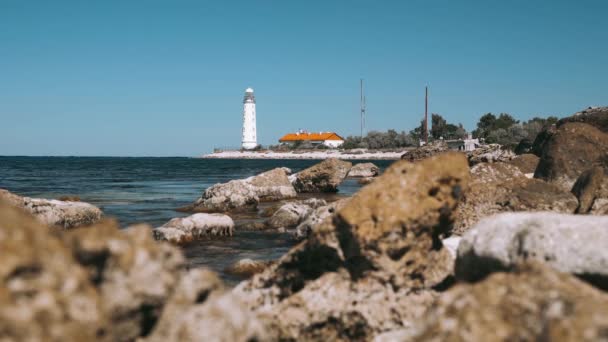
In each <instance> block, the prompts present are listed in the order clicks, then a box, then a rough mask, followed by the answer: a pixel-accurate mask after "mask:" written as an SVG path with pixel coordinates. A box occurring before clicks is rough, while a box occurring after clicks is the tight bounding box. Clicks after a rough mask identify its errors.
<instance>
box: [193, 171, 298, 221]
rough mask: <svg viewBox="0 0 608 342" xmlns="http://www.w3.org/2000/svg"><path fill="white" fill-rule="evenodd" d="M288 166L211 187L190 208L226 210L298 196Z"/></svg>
mask: <svg viewBox="0 0 608 342" xmlns="http://www.w3.org/2000/svg"><path fill="white" fill-rule="evenodd" d="M287 171H288V169H287V170H286V169H285V168H276V169H273V170H270V171H266V172H264V173H261V174H259V175H257V176H253V177H249V178H246V179H239V180H232V181H230V182H228V183H222V184H216V185H213V186H211V187H209V188H208V189H207V190H205V192H203V195H202V197H201V198H199V199H198V200H197V201H196V202H195V203H194V204H193V205H192V206H191V207H188V208H185V209H186V210H188V211H203V212H225V211H231V210H238V209H246V208H250V207H255V206H257V204H258V203H259V202H260V201H278V200H282V199H288V198H293V197H296V196H297V194H296V191H295V189H294V187H293V186H292V185H291V182H290V181H289V179H288V178H287Z"/></svg>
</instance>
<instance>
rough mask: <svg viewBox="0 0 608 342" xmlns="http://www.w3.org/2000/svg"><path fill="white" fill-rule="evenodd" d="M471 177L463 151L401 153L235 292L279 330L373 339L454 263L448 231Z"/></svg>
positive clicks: (414, 312) (407, 319) (423, 301)
mask: <svg viewBox="0 0 608 342" xmlns="http://www.w3.org/2000/svg"><path fill="white" fill-rule="evenodd" d="M468 180H469V171H468V164H467V160H466V158H465V156H464V155H463V154H460V153H445V154H441V155H439V156H436V157H431V158H429V159H426V160H423V161H421V162H419V163H410V162H407V161H401V162H396V163H394V164H393V165H392V166H391V167H389V168H388V169H387V170H386V171H385V173H384V174H383V175H381V176H379V177H378V179H377V180H376V181H374V183H372V184H370V185H369V186H367V187H365V188H363V189H361V190H360V191H359V192H358V193H357V194H356V195H355V196H353V197H352V198H351V199H350V201H348V203H346V204H345V205H344V207H343V208H342V209H340V210H338V211H337V213H336V214H335V216H334V217H333V219H325V220H324V221H322V222H321V224H319V225H317V226H316V227H315V229H313V230H312V233H311V235H310V236H309V237H308V239H306V240H305V241H303V242H301V243H300V244H299V245H297V246H295V247H294V248H292V249H291V250H290V251H289V252H288V253H287V254H286V255H284V256H283V257H282V258H281V259H280V260H279V261H278V262H277V264H275V265H272V266H270V267H269V268H267V269H266V270H265V271H263V272H262V273H260V274H256V275H254V276H253V278H252V279H251V280H248V281H245V282H242V283H241V284H239V285H238V286H237V287H236V288H235V289H234V290H233V292H234V293H235V294H237V295H238V296H239V297H240V298H242V300H244V301H245V302H246V303H247V305H248V306H249V307H250V308H251V309H252V310H253V311H254V312H256V313H257V314H258V315H259V316H260V319H261V320H262V321H263V322H265V325H266V326H269V327H270V328H269V329H268V331H271V332H273V333H275V334H278V335H279V336H275V339H294V340H298V339H304V340H306V339H315V340H369V339H371V338H373V336H374V335H375V334H378V333H381V332H384V331H386V330H392V329H397V328H402V327H404V326H408V325H410V324H411V323H412V322H413V321H415V320H416V319H418V317H419V316H420V315H421V314H422V313H423V312H424V311H425V310H426V308H427V307H428V306H429V305H431V303H432V301H433V300H434V298H435V296H436V294H435V292H434V290H433V289H432V288H433V287H434V286H440V285H441V284H442V283H443V281H444V280H445V279H446V277H448V276H449V275H450V274H451V272H452V268H453V259H452V257H451V256H450V253H449V251H447V249H446V248H444V247H443V245H442V243H441V237H442V236H444V235H446V234H449V230H450V228H451V223H452V220H453V214H454V209H455V207H456V205H457V202H458V200H459V198H460V197H461V195H462V194H463V193H464V191H466V187H467V183H468Z"/></svg>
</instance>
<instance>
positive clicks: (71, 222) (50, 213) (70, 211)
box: [0, 189, 102, 228]
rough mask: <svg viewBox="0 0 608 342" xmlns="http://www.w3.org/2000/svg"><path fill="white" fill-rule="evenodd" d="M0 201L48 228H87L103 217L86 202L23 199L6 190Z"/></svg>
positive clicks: (2, 190) (2, 193)
mask: <svg viewBox="0 0 608 342" xmlns="http://www.w3.org/2000/svg"><path fill="white" fill-rule="evenodd" d="M0 199H4V200H5V201H7V202H8V203H10V204H11V205H14V206H16V207H18V208H20V209H22V210H25V211H27V212H29V213H30V214H32V215H33V216H34V217H35V218H36V219H37V220H38V221H40V222H42V223H44V224H46V225H47V226H55V227H62V228H74V227H78V226H86V225H90V224H93V223H95V222H97V221H99V220H100V219H101V216H102V212H101V210H99V208H97V207H96V206H94V205H92V204H89V203H85V202H73V201H59V200H54V199H43V198H30V197H21V196H18V195H15V194H13V193H11V192H9V191H7V190H4V189H0Z"/></svg>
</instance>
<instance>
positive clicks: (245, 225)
mask: <svg viewBox="0 0 608 342" xmlns="http://www.w3.org/2000/svg"><path fill="white" fill-rule="evenodd" d="M234 229H235V230H237V231H238V230H250V231H258V230H266V229H268V226H267V225H266V222H260V221H245V222H239V223H236V224H235V228H234Z"/></svg>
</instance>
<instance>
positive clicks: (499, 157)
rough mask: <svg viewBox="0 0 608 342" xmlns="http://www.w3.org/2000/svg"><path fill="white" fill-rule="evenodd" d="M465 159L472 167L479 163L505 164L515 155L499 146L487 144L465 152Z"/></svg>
mask: <svg viewBox="0 0 608 342" xmlns="http://www.w3.org/2000/svg"><path fill="white" fill-rule="evenodd" d="M467 158H468V159H469V165H471V166H473V165H477V164H479V163H495V162H507V161H509V160H511V159H513V158H515V153H513V151H511V150H508V149H504V148H503V147H502V146H501V145H499V144H489V145H483V146H481V147H479V148H477V149H475V150H473V151H470V152H467Z"/></svg>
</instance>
